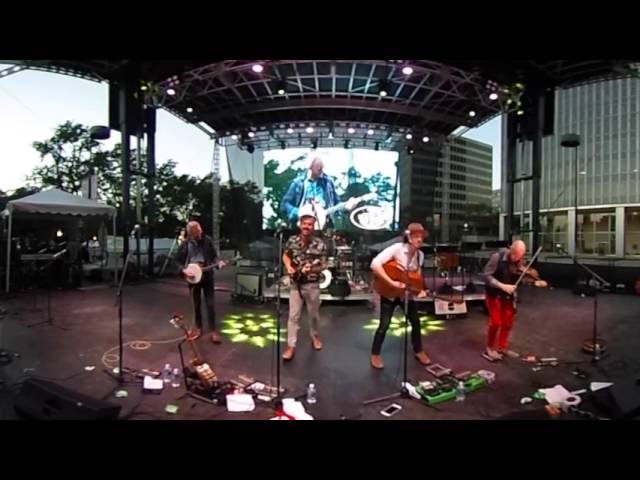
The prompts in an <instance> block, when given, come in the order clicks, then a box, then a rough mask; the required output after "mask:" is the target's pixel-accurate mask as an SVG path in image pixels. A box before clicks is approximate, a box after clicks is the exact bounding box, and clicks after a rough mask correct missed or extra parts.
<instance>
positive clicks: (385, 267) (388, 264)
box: [371, 223, 431, 368]
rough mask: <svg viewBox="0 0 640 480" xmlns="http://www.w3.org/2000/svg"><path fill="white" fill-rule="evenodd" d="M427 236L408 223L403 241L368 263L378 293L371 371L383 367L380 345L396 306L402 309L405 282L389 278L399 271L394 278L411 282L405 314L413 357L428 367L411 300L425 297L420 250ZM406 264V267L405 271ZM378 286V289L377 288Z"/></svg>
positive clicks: (422, 256) (416, 313)
mask: <svg viewBox="0 0 640 480" xmlns="http://www.w3.org/2000/svg"><path fill="white" fill-rule="evenodd" d="M426 237H427V232H426V231H425V229H424V227H423V226H422V225H420V224H419V223H411V224H409V226H408V227H407V230H406V231H405V232H404V242H403V243H396V244H394V245H391V246H390V247H387V248H385V249H384V250H383V251H382V252H380V253H379V254H378V256H377V257H376V258H374V259H373V261H372V262H371V270H372V271H373V274H374V276H375V277H376V279H375V281H374V288H376V291H377V292H378V293H379V294H380V325H379V326H378V329H377V330H376V333H375V335H374V337H373V345H372V347H371V366H372V367H373V368H384V364H383V363H382V358H381V357H380V351H381V350H382V342H383V341H384V337H385V334H386V333H387V330H388V328H389V325H390V323H391V316H392V315H393V311H394V310H395V308H396V306H400V307H401V308H403V309H404V295H405V288H406V284H405V282H402V281H398V280H394V279H393V278H391V277H390V276H389V273H388V272H391V271H392V270H393V269H396V270H399V271H401V273H400V275H399V276H398V277H397V278H405V277H406V280H407V281H408V282H409V283H410V287H413V288H410V290H411V292H412V293H411V295H410V299H409V302H408V308H407V310H408V312H405V315H407V317H408V318H409V321H410V322H411V344H412V346H413V351H414V352H415V355H416V358H417V359H418V361H419V362H420V363H421V364H422V365H429V364H430V363H431V361H430V360H429V357H428V356H427V354H426V353H425V352H424V350H423V349H422V337H421V334H420V320H419V318H418V310H417V307H416V302H415V301H413V300H412V299H411V298H412V297H413V296H414V295H416V296H417V298H423V297H426V296H427V291H426V290H425V287H424V282H423V279H422V263H423V262H424V254H423V253H422V252H421V251H420V247H421V246H422V243H423V242H424V240H425V238H426ZM407 265H408V266H409V268H408V271H407V272H405V271H404V270H406V269H407ZM376 283H377V287H376Z"/></svg>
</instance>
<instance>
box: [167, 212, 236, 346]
mask: <svg viewBox="0 0 640 480" xmlns="http://www.w3.org/2000/svg"><path fill="white" fill-rule="evenodd" d="M176 260H177V262H178V263H179V264H180V267H181V271H180V274H181V275H182V277H183V278H185V279H186V280H187V282H188V283H189V296H190V297H191V301H192V304H193V317H194V320H195V323H196V326H197V330H196V331H195V332H194V333H193V335H192V337H193V338H194V339H195V338H198V337H199V336H200V335H201V332H202V312H201V311H200V307H201V301H200V300H201V298H202V292H204V299H205V303H206V305H207V315H208V320H209V329H210V330H211V341H212V342H213V343H216V344H218V343H221V341H222V339H221V337H220V335H219V334H218V332H217V331H216V328H215V320H216V314H215V307H214V302H213V292H214V281H213V269H214V268H222V267H224V266H226V263H225V262H224V261H222V260H218V252H216V248H215V246H214V245H213V240H212V239H211V237H209V236H207V235H203V234H202V227H201V226H200V224H199V223H198V222H196V221H191V222H189V223H187V239H186V240H185V241H184V242H182V244H181V245H180V248H179V250H178V253H177V255H176ZM196 266H200V270H201V271H200V272H198V271H197V270H196V271H194V268H197V267H196ZM200 275H201V276H202V279H201V280H200V281H199V282H195V279H196V278H197V276H200Z"/></svg>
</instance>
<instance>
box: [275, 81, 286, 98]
mask: <svg viewBox="0 0 640 480" xmlns="http://www.w3.org/2000/svg"><path fill="white" fill-rule="evenodd" d="M277 91H278V95H284V94H285V93H287V88H286V84H285V82H284V80H280V81H279V82H278V90H277Z"/></svg>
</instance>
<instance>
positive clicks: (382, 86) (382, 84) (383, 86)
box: [378, 80, 389, 97]
mask: <svg viewBox="0 0 640 480" xmlns="http://www.w3.org/2000/svg"><path fill="white" fill-rule="evenodd" d="M378 95H380V96H381V97H386V96H387V95H389V82H387V81H386V80H380V81H379V82H378Z"/></svg>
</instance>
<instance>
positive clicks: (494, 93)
mask: <svg viewBox="0 0 640 480" xmlns="http://www.w3.org/2000/svg"><path fill="white" fill-rule="evenodd" d="M497 99H498V94H497V93H496V92H493V93H490V94H489V100H497Z"/></svg>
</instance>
